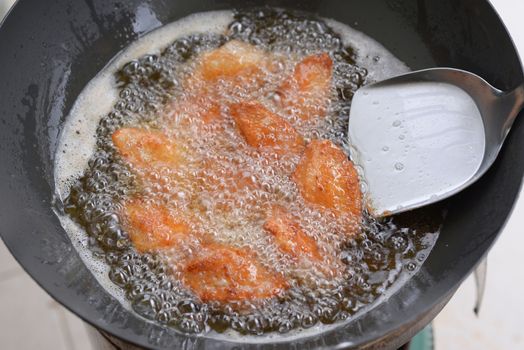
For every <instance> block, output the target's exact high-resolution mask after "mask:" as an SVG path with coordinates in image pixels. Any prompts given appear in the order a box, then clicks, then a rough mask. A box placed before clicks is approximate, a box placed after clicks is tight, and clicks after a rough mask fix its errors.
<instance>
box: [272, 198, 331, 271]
mask: <svg viewBox="0 0 524 350" xmlns="http://www.w3.org/2000/svg"><path fill="white" fill-rule="evenodd" d="M264 229H265V230H266V231H268V232H269V233H270V234H271V235H273V237H274V238H275V242H276V244H277V246H278V248H279V249H280V250H281V251H282V252H283V253H285V254H288V255H289V256H291V257H293V258H294V259H295V260H299V259H301V258H305V259H308V260H313V261H314V262H321V261H322V260H323V259H322V256H321V255H320V252H319V249H318V246H317V242H316V241H315V240H314V239H313V238H311V237H309V236H308V235H307V234H306V233H304V231H303V230H302V228H301V227H300V225H299V224H298V222H297V219H296V218H294V217H293V216H292V215H290V214H289V213H287V212H286V211H285V210H284V208H281V207H275V208H274V209H273V210H272V212H271V215H270V217H269V218H268V219H267V220H266V222H265V223H264Z"/></svg>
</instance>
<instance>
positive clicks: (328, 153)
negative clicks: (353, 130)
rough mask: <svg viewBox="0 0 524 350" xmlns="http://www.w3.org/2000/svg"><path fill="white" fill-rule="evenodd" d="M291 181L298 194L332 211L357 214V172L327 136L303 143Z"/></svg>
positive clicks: (358, 193) (307, 200) (339, 213)
mask: <svg viewBox="0 0 524 350" xmlns="http://www.w3.org/2000/svg"><path fill="white" fill-rule="evenodd" d="M292 178H293V181H294V182H295V183H296V184H297V187H298V189H299V191H300V194H301V195H302V197H303V198H304V199H305V200H306V202H309V203H311V204H315V205H318V206H320V207H322V208H325V209H329V210H331V211H332V212H333V213H335V214H336V215H338V216H340V215H348V214H349V215H351V216H352V217H354V218H360V215H361V211H362V208H361V192H360V186H359V182H358V174H357V171H356V170H355V168H354V166H353V163H352V162H351V161H350V160H349V159H348V157H347V156H346V154H345V153H344V152H343V151H342V150H341V149H340V148H339V147H337V146H336V145H335V144H333V143H332V142H331V141H328V140H314V141H312V142H311V143H310V144H309V145H308V146H307V147H306V150H305V152H304V155H303V156H302V159H301V160H300V162H299V164H298V165H297V168H296V169H295V172H294V173H293V177H292Z"/></svg>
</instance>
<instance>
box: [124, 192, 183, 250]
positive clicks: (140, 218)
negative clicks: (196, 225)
mask: <svg viewBox="0 0 524 350" xmlns="http://www.w3.org/2000/svg"><path fill="white" fill-rule="evenodd" d="M121 213H122V218H123V224H124V225H123V226H124V228H125V230H126V231H127V233H128V234H129V238H130V239H131V241H132V242H133V245H134V246H135V248H136V249H137V250H138V251H139V252H151V251H155V250H159V249H165V248H170V247H174V246H177V245H179V244H180V243H181V242H183V241H184V240H185V239H187V238H188V237H189V235H191V227H190V225H189V223H188V220H187V219H185V218H183V217H182V216H179V215H176V214H173V213H172V212H170V211H169V210H168V209H167V208H166V207H165V206H161V205H159V204H150V203H147V202H145V201H143V200H141V199H138V198H135V199H131V200H128V201H127V202H125V203H124V205H123V209H122V211H121Z"/></svg>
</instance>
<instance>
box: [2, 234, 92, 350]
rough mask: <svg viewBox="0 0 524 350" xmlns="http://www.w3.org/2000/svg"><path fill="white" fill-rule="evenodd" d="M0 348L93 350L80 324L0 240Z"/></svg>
mask: <svg viewBox="0 0 524 350" xmlns="http://www.w3.org/2000/svg"><path fill="white" fill-rule="evenodd" d="M0 349H4V350H33V349H35V350H36V349H40V350H92V347H91V343H90V341H89V339H88V337H87V333H86V328H85V325H84V324H83V323H82V321H80V319H79V318H78V317H76V316H75V315H73V314H71V313H70V312H69V311H67V310H66V309H64V308H63V307H62V306H60V305H59V304H58V303H56V302H55V301H54V300H53V299H51V298H50V297H49V296H48V295H47V294H46V293H45V292H44V291H43V290H42V289H41V288H40V287H38V285H37V284H36V283H35V282H34V281H33V280H32V279H31V278H30V277H29V276H28V275H27V274H26V273H25V272H24V271H23V270H22V268H21V267H20V266H19V265H18V263H17V262H16V261H15V260H14V259H13V258H12V257H11V254H10V253H9V252H8V250H7V248H6V247H5V245H4V243H3V242H2V241H1V240H0Z"/></svg>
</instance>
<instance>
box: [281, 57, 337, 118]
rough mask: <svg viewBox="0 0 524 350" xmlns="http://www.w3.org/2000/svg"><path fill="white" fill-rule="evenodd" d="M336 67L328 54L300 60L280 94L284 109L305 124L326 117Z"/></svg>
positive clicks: (282, 86)
mask: <svg viewBox="0 0 524 350" xmlns="http://www.w3.org/2000/svg"><path fill="white" fill-rule="evenodd" d="M332 68H333V61H332V60H331V58H330V57H329V55H328V54H327V53H322V54H318V55H311V56H307V57H306V58H304V59H303V60H302V61H300V62H299V63H298V64H297V65H296V66H295V69H294V72H293V74H292V76H291V77H289V78H288V79H286V80H285V81H284V83H283V84H282V85H281V86H280V88H279V89H278V91H277V93H278V95H279V96H280V98H281V107H283V108H285V109H290V110H291V111H292V112H293V113H295V114H296V116H297V117H298V118H299V119H301V120H304V121H306V120H312V119H313V118H315V117H322V116H324V115H325V113H326V109H327V106H328V103H329V97H330V93H331V74H332V70H333V69H332Z"/></svg>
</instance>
